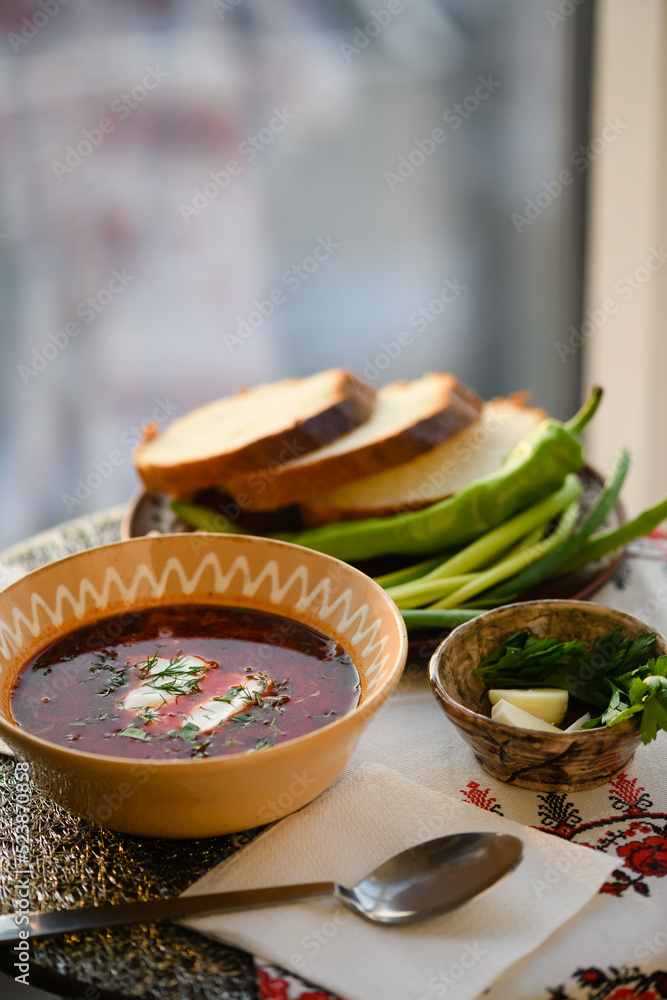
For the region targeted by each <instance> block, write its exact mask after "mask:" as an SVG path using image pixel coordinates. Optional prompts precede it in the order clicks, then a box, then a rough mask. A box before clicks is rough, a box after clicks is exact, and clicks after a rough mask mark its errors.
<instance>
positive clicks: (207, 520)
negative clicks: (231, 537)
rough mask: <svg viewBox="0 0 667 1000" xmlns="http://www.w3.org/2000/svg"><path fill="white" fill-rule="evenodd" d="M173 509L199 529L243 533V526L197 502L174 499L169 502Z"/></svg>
mask: <svg viewBox="0 0 667 1000" xmlns="http://www.w3.org/2000/svg"><path fill="white" fill-rule="evenodd" d="M169 507H170V508H171V510H173V512H174V514H176V516H177V517H180V519H181V521H185V523H186V524H190V525H192V527H193V528H198V529H199V531H220V532H225V533H227V534H231V533H235V534H239V533H242V531H241V528H239V526H238V525H237V524H236V523H235V522H234V521H230V520H229V518H228V517H224V515H223V514H218V513H216V511H214V510H211V509H210V508H209V507H200V506H199V504H196V503H186V502H185V501H184V500H172V501H171V503H170V504H169Z"/></svg>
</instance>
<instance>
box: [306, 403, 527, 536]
mask: <svg viewBox="0 0 667 1000" xmlns="http://www.w3.org/2000/svg"><path fill="white" fill-rule="evenodd" d="M526 400H527V394H525V393H516V394H515V395H513V396H510V397H509V399H494V400H491V402H489V403H485V404H484V409H483V411H482V413H481V416H480V419H479V420H478V421H477V422H476V423H474V424H471V425H470V426H469V427H466V428H465V429H464V430H462V431H460V433H458V434H457V435H456V436H455V437H453V438H449V439H448V440H447V441H445V442H444V443H443V444H441V445H439V446H438V447H437V448H434V449H433V450H432V451H429V452H428V453H427V454H425V455H420V456H419V457H418V458H415V459H413V460H412V461H411V462H406V463H405V464H404V465H400V466H398V468H394V469H391V470H389V471H387V472H381V473H380V474H379V475H375V476H367V477H366V478H365V479H362V480H359V481H358V482H355V483H351V484H350V485H349V486H343V487H341V488H340V489H337V490H333V491H332V492H331V493H327V494H326V495H322V496H318V497H314V498H313V499H311V500H310V501H308V502H306V503H302V504H301V505H300V507H301V513H302V516H303V518H304V520H305V521H306V523H307V524H309V525H317V524H326V523H327V522H329V521H340V520H350V519H353V518H362V517H385V516H388V515H391V514H396V513H399V512H401V511H404V510H418V509H419V508H420V507H426V506H428V505H430V504H432V503H435V502H436V501H438V500H443V499H444V498H445V497H447V496H451V494H452V493H456V492H457V491H458V490H461V489H463V488H464V487H465V486H467V485H468V484H469V483H471V482H473V481H474V480H476V479H480V478H481V477H482V476H486V475H489V474H490V473H492V472H495V471H496V469H497V468H499V466H500V465H501V464H502V462H503V460H504V459H505V457H506V456H507V455H508V454H509V452H510V451H511V450H512V448H513V447H514V445H515V444H517V443H518V442H519V441H520V440H521V438H522V437H524V436H525V435H526V434H528V432H529V431H531V430H532V429H533V427H535V426H537V424H539V423H540V421H542V420H543V419H544V418H545V417H546V413H545V412H544V410H541V409H538V408H536V407H532V406H528V405H526Z"/></svg>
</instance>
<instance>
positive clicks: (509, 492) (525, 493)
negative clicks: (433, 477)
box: [276, 389, 602, 562]
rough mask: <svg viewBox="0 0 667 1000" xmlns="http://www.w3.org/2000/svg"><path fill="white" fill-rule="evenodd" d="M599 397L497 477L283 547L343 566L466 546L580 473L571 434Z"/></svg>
mask: <svg viewBox="0 0 667 1000" xmlns="http://www.w3.org/2000/svg"><path fill="white" fill-rule="evenodd" d="M601 395H602V390H601V389H595V390H594V392H593V394H592V396H591V398H590V399H589V400H588V401H587V403H586V404H585V405H584V406H583V407H582V409H581V410H580V412H579V413H578V414H577V415H576V416H575V417H573V418H572V420H571V421H570V425H571V428H572V429H568V428H567V427H566V426H565V425H564V424H562V423H560V421H558V420H552V419H547V420H543V421H542V423H541V424H539V426H538V427H536V428H535V429H534V430H533V431H531V432H530V433H529V434H527V435H526V437H524V438H523V439H522V440H521V441H520V442H519V443H518V445H517V446H516V447H515V448H514V449H513V450H512V452H511V453H510V454H509V455H508V457H507V458H506V459H505V461H504V462H503V464H502V466H501V467H500V469H499V470H498V471H497V472H494V473H492V474H491V475H490V476H485V477H484V478H483V479H478V480H477V481H476V482H474V483H471V484H470V486H467V487H466V488H465V489H463V490H460V491H459V492H458V493H455V494H454V496H452V497H448V498H447V499H446V500H441V501H440V502H439V503H436V504H433V505H432V506H430V507H425V508H423V509H422V510H416V511H412V512H410V513H408V514H397V515H395V516H393V517H377V518H368V519H363V520H358V521H343V522H340V521H337V522H336V523H334V524H327V525H324V526H322V527H321V528H312V529H309V530H306V531H302V532H297V533H295V534H289V535H277V536H276V537H278V538H283V539H284V540H285V541H290V542H296V543H297V544H299V545H304V546H305V547H306V548H310V549H316V550H318V551H319V552H326V553H327V554H328V555H332V556H337V557H338V558H339V559H343V560H345V561H347V562H355V561H358V560H362V559H373V558H375V556H380V555H387V554H389V553H392V554H396V555H429V554H430V553H432V552H433V551H437V550H439V549H447V548H455V547H457V546H459V545H466V544H467V543H468V542H471V541H473V540H474V539H475V538H479V537H480V535H483V534H485V533H486V532H487V531H490V530H491V529H492V528H495V527H496V526H497V525H499V524H502V523H503V521H506V520H508V518H510V517H512V516H513V515H514V514H516V513H518V512H519V511H520V510H523V509H524V508H525V507H530V506H531V505H532V504H534V503H537V502H538V500H541V499H542V498H543V497H545V496H547V495H548V494H549V493H553V492H554V490H557V489H558V488H559V486H561V485H562V483H563V481H564V479H565V476H566V475H567V474H568V473H569V472H578V471H579V470H580V469H581V467H582V465H583V458H582V447H581V441H580V440H579V436H578V435H579V432H580V431H581V430H582V429H583V427H584V426H585V424H586V422H587V421H588V420H589V419H590V418H591V417H592V415H593V413H594V412H595V409H596V408H597V405H598V403H599V400H600V397H601Z"/></svg>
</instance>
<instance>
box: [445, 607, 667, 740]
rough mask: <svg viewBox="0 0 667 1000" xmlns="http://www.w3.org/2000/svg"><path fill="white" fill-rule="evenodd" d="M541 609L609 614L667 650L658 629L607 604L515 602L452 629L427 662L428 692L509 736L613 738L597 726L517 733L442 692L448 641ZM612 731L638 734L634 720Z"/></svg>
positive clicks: (460, 711)
mask: <svg viewBox="0 0 667 1000" xmlns="http://www.w3.org/2000/svg"><path fill="white" fill-rule="evenodd" d="M544 605H550V606H552V607H553V606H554V605H560V606H565V607H576V608H579V609H580V610H582V611H584V612H586V611H590V610H591V609H592V608H594V609H599V610H600V611H607V612H611V613H612V614H613V615H618V616H619V618H620V619H621V620H623V619H625V620H626V621H629V622H632V623H638V624H640V625H643V626H644V627H645V628H646V630H647V631H649V632H655V634H656V638H657V639H660V640H662V642H663V643H665V645H666V646H667V639H666V638H665V636H663V635H662V633H661V632H659V631H658V630H657V629H655V628H653V626H651V625H649V624H648V622H645V621H644V620H643V619H641V618H638V617H637V616H636V615H632V614H629V613H628V612H627V611H618V610H617V609H616V608H610V607H608V606H607V605H606V604H596V603H595V602H593V601H582V600H575V599H573V600H569V599H567V598H562V597H552V598H544V599H543V600H535V601H515V602H514V603H513V604H503V605H502V606H501V607H498V608H490V609H489V610H488V611H485V612H484V614H482V615H478V616H477V618H473V619H471V621H469V622H464V623H463V624H462V625H458V626H457V627H456V628H455V629H453V630H452V631H451V632H450V634H449V635H448V636H446V637H445V638H444V639H443V640H442V642H441V643H440V644H439V645H438V647H437V649H436V650H435V651H434V652H433V654H432V655H431V657H430V659H429V664H428V681H429V685H430V687H431V691H432V692H433V694H434V695H435V697H436V698H437V699H438V700H439V701H440V702H441V704H442V706H443V708H444V709H445V711H447V709H449V708H450V707H451V708H453V709H455V710H456V712H457V713H459V714H460V715H461V716H463V717H464V718H465V717H467V718H468V719H470V720H471V721H473V720H482V721H483V722H484V723H493V724H494V726H501V727H502V728H503V729H504V730H506V731H507V732H510V733H512V734H513V735H514V736H521V734H522V733H528V734H531V735H532V736H533V737H534V734H536V733H537V734H539V735H541V736H544V737H554V736H558V737H559V736H567V737H569V738H570V740H574V739H576V738H578V737H582V738H584V739H589V738H590V737H589V733H596V734H598V736H600V735H601V734H602V733H607V734H612V729H611V728H610V727H609V726H596V727H595V728H594V729H578V730H576V731H575V732H572V733H568V732H566V731H565V730H563V731H562V732H559V733H548V732H545V731H543V730H541V729H519V728H517V727H516V726H509V725H507V723H505V722H496V720H495V719H492V718H491V716H490V715H483V714H482V713H481V712H475V711H474V710H473V709H471V708H468V706H467V705H464V704H463V703H462V702H460V701H457V699H456V698H453V697H452V696H451V695H450V694H449V692H448V691H447V689H446V688H445V686H444V684H443V683H442V679H441V677H440V664H441V661H442V654H443V652H444V649H445V647H446V646H447V644H448V643H449V642H450V641H451V640H453V639H454V638H455V637H459V636H460V634H462V633H465V632H466V631H467V630H470V631H474V629H475V627H478V626H479V624H481V623H483V622H484V621H485V620H488V618H489V617H495V616H497V615H498V613H499V612H504V611H515V612H516V611H517V609H519V610H520V611H521V610H523V609H524V608H531V607H536V606H539V607H543V606H544ZM594 613H595V612H594ZM508 617H510V618H511V615H509V616H508ZM621 623H622V621H619V625H620V624H621ZM448 714H449V712H448ZM613 730H614V732H616V733H625V734H629V733H630V732H631V731H634V730H636V731H637V733H638V732H639V721H638V720H637V719H636V718H634V717H633V718H630V719H626V721H625V722H621V723H620V724H619V725H617V726H614V727H613Z"/></svg>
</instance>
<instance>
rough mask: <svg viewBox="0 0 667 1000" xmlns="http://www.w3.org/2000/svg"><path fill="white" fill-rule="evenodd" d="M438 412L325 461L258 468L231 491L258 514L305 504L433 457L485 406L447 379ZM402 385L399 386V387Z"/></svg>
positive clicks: (233, 481)
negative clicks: (430, 454) (423, 457)
mask: <svg viewBox="0 0 667 1000" xmlns="http://www.w3.org/2000/svg"><path fill="white" fill-rule="evenodd" d="M440 377H441V379H442V392H441V399H440V403H439V404H438V405H439V408H437V409H434V411H433V412H431V413H430V414H429V415H428V416H425V417H423V418H422V419H420V420H417V421H415V423H414V424H412V425H411V426H407V427H404V428H402V429H401V430H399V431H398V432H396V433H393V434H390V435H388V436H387V437H386V438H384V439H382V440H374V441H371V442H369V443H368V444H366V445H362V446H361V447H359V448H356V449H355V450H353V451H343V452H341V453H340V454H333V455H328V456H326V457H324V458H322V459H320V460H317V456H316V455H313V456H312V459H313V460H312V461H308V462H305V463H303V464H301V463H295V462H287V463H285V464H283V465H280V466H278V467H276V468H273V469H272V468H270V467H269V468H267V467H263V468H262V467H259V468H257V469H256V470H255V472H254V473H253V474H252V475H251V476H247V477H244V476H234V477H233V478H232V479H229V480H227V482H226V484H225V485H226V487H227V489H228V490H229V492H230V493H231V494H232V495H233V496H234V498H235V499H236V500H237V502H240V501H241V500H243V501H245V502H246V503H247V505H248V506H250V507H251V508H252V509H254V510H271V509H273V508H276V507H282V506H285V505H287V504H291V503H296V502H300V501H303V500H306V499H308V498H310V497H313V496H318V495H319V494H323V493H327V492H329V491H331V490H332V489H335V488H337V487H339V486H343V485H345V484H346V483H351V482H354V481H355V480H357V479H363V478H365V477H367V476H371V475H374V474H375V473H377V472H383V471H385V470H386V469H390V468H392V467H394V466H396V465H402V464H404V463H405V462H409V461H410V460H411V459H413V458H415V457H416V456H418V455H421V454H423V453H424V452H428V451H431V450H432V449H433V448H435V447H436V446H437V445H439V444H441V443H442V442H443V441H445V440H447V439H448V438H450V437H452V436H454V435H455V434H457V433H458V432H459V431H461V430H463V429H464V428H465V427H467V426H469V425H470V424H471V423H473V422H474V421H476V420H477V419H478V417H479V413H480V412H481V408H482V401H481V400H480V399H479V397H478V396H477V395H476V394H475V393H474V392H472V391H471V390H470V389H468V388H466V387H465V386H464V385H462V384H461V383H460V382H459V381H458V379H456V378H455V377H454V376H452V375H446V374H444V373H443V374H442V375H441V376H440ZM395 385H398V383H395Z"/></svg>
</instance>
